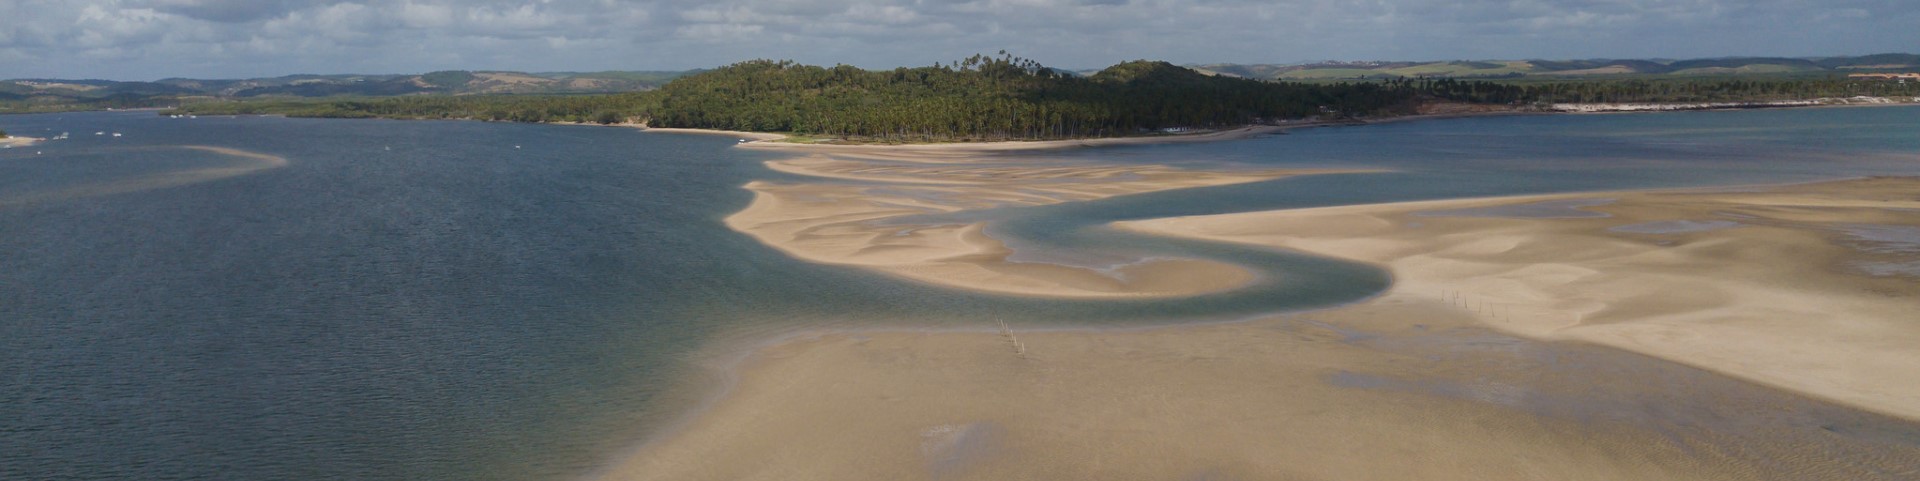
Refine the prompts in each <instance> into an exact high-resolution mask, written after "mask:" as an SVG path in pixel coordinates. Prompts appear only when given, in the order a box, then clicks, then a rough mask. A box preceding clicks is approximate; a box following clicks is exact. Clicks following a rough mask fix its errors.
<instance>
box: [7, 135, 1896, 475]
mask: <svg viewBox="0 0 1920 481" xmlns="http://www.w3.org/2000/svg"><path fill="white" fill-rule="evenodd" d="M1916 126H1920V109H1916V108H1862V109H1806V110H1769V111H1739V112H1690V113H1672V114H1645V115H1595V116H1551V117H1500V118H1476V119H1460V120H1450V121H1436V122H1415V123H1404V124H1390V125H1377V126H1368V127H1358V128H1326V129H1313V130H1305V131H1300V132H1296V133H1292V134H1288V135H1277V136H1269V137H1263V138H1258V139H1249V140H1244V141H1235V142H1221V143H1211V144H1186V145H1165V146H1142V147H1116V148H1097V149H1082V150H1074V151H1065V152H1058V153H1048V154H1046V155H1048V156H1051V157H1061V158H1066V159H1069V160H1072V161H1102V162H1138V163H1168V164H1174V165H1182V166H1191V167H1196V168H1252V167H1273V166H1338V167H1385V168H1392V169H1395V170H1396V171H1397V172H1394V173H1385V174H1350V175H1331V176H1315V177H1303V178H1294V179H1285V180H1279V181H1273V182H1263V183H1256V184H1246V185H1238V186H1227V187H1219V188H1209V189H1196V190H1189V191H1174V192H1162V193H1155V194H1145V195H1138V196H1129V197H1120V198H1113V199H1106V200H1101V201H1094V202H1083V203H1074V204H1063V205H1054V206H1043V207H1029V208H1009V209H1001V210H996V211H993V212H991V213H988V214H977V215H984V216H986V218H991V219H995V223H994V224H993V225H992V226H991V227H990V229H991V232H993V233H995V234H996V235H1000V236H1003V237H1006V238H1008V240H1009V242H1010V243H1011V244H1014V245H1016V246H1019V247H1021V248H1025V249H1030V250H1033V251H1036V252H1037V254H1033V255H1035V256H1038V257H1039V258H1046V257H1049V256H1058V257H1060V258H1063V259H1071V260H1075V261H1078V262H1087V263H1096V264H1097V263H1102V262H1125V261H1127V260H1131V259H1136V258H1138V257H1142V256H1160V255H1181V256H1199V257H1211V258H1221V259H1232V260H1234V261H1235V262H1239V263H1246V264H1249V265H1254V266H1257V267H1259V268H1261V269H1263V270H1265V271H1266V272H1268V273H1269V274H1270V275H1269V276H1267V277H1266V278H1265V280H1264V281H1263V282H1262V283H1261V284H1259V285H1257V286H1255V287H1252V288H1249V289H1245V290H1241V291H1235V292H1228V293H1222V294H1217V295H1211V296H1202V297H1199V298H1194V299H1184V300H1176V301H1057V300H1038V299H1023V298H1013V297H1004V296H994V295H982V294H973V293H965V292H958V291H953V290H948V289H942V288H936V287H930V286H923V285H918V284H913V283H908V282H901V281H898V280H895V279H892V278H887V277H882V276H877V275H872V274H869V273H865V272H862V271H859V270H855V269H850V268H841V267H833V266H818V265H811V264H806V263H802V262H797V261H794V260H791V259H789V258H787V257H785V256H784V255H781V254H779V253H778V252H775V251H773V250H771V249H768V248H766V247H764V246H761V245H759V244H757V243H756V242H754V241H753V240H751V239H749V238H747V237H745V236H741V235H738V234H735V233H733V232H731V231H728V230H727V229H726V228H725V227H724V226H722V225H721V224H720V222H719V219H720V218H722V217H724V216H725V215H727V214H729V213H731V212H733V211H736V210H738V209H740V208H741V207H744V206H745V204H746V202H747V201H748V200H749V195H748V193H747V192H746V191H744V190H741V189H739V188H738V186H739V185H740V184H742V183H745V182H747V181H748V180H752V179H782V178H790V177H786V176H782V175H779V174H775V173H772V172H768V171H766V170H765V169H764V168H762V167H761V166H760V164H759V162H760V161H762V160H765V159H767V158H771V156H772V155H771V154H765V153H757V152H751V151H742V150H739V149H733V148H730V147H731V146H732V145H733V144H734V139H731V138H727V137H713V136H680V135H660V134H645V133H639V132H636V131H632V130H627V129H614V128H589V127H562V126H542V125H517V124H483V123H470V122H399V121H377V120H352V121H343V120H310V119H281V118H258V117H243V118H200V119H190V120H189V119H166V118H160V117H157V116H154V115H152V114H151V113H143V112H117V113H85V114H61V115H34V116H13V117H0V129H5V130H6V131H8V132H13V133H16V134H21V135H33V136H40V137H47V136H51V135H53V134H57V133H59V132H61V131H67V132H71V133H72V134H73V138H72V139H69V140H64V141H59V142H51V143H47V144H43V145H41V146H35V147H29V148H18V149H6V150H0V205H9V206H8V207H5V208H0V446H5V447H6V448H5V449H0V478H4V479H136V478H137V479H246V480H254V479H556V478H567V477H571V476H575V475H578V474H580V473H583V472H586V471H588V470H591V469H592V468H593V467H594V466H595V465H596V463H598V462H601V461H603V460H605V459H607V457H608V456H611V455H613V454H614V453H617V452H619V451H620V450H621V449H624V447H625V446H628V445H630V444H631V443H632V442H634V440H636V439H640V438H642V437H644V436H646V435H647V434H649V433H650V432H652V430H654V429H657V428H658V427H660V426H662V425H664V423H665V422H666V421H668V420H670V419H671V417H672V414H673V409H675V407H684V406H685V405H686V403H687V402H689V399H688V398H687V396H688V392H689V391H690V390H688V389H683V388H684V387H685V386H686V385H685V384H675V383H674V382H672V381H674V380H683V379H688V377H687V376H688V375H689V372H690V371H689V370H690V369H691V367H690V365H689V363H688V361H687V360H686V359H687V356H688V353H690V352H692V351H693V350H694V349H696V348H697V347H699V346H700V345H702V343H704V342H708V341H711V340H713V339H717V338H728V339H733V338H751V337H754V336H760V335H766V334H769V333H778V332H786V331H791V330H795V329H802V328H807V327H819V326H866V325H906V326H973V325H980V326H985V325H987V323H989V322H990V320H991V319H994V318H1004V319H1007V320H1008V321H1009V322H1015V323H1021V324H1028V325H1033V324H1046V325H1132V324H1145V323H1161V322H1191V321H1199V320H1219V319H1233V318H1241V317H1246V316H1252V315H1257V314H1261V313H1269V312H1276V311H1282V310H1288V309H1301V308H1310V307H1318V306H1325V305H1331V304H1338V303H1343V302H1350V301H1353V300H1357V299H1361V298H1365V297H1367V296H1370V295H1372V294H1374V293H1376V292H1378V290H1379V289H1381V288H1382V287H1384V286H1385V285H1386V282H1387V280H1386V276H1385V274H1384V273H1381V272H1378V271H1377V270H1374V269H1371V268H1367V267H1364V266H1357V265H1351V264H1346V263H1341V262H1336V261H1330V260H1324V259H1317V258H1311V257H1304V256H1298V255H1290V254H1285V253H1278V252H1270V251H1265V250H1258V249H1247V248H1239V247H1232V246H1223V245H1214V244H1207V243H1199V242H1192V241H1181V240H1174V239H1161V238H1151V237H1141V236H1133V235H1126V234H1123V233H1118V232H1114V231H1112V230H1111V229H1108V228H1106V227H1104V225H1105V224H1106V223H1107V222H1111V221H1114V220H1124V219H1140V218H1154V217H1164V216H1170V215H1191V214H1208V213H1223V212H1237V211H1249V210H1264V209H1275V208H1286V207H1301V206H1317V205H1338V204H1352V203H1366V202H1386V201H1398V200H1412V199H1431V198H1448V197H1463V196H1482V195H1505V194H1521V193H1540V192H1564V191H1585V190H1603V189H1618V188H1642V187H1670V186H1685V185H1721V184H1740V183H1755V182H1784V181H1803V180H1814V179H1820V178H1832V177H1839V176H1849V175H1874V174H1915V173H1920V129H1916V128H1915V127H1916ZM95 131H106V132H115V131H117V132H122V133H123V134H124V136H123V137H118V138H114V137H110V136H94V135H92V133H93V132H95ZM180 145H213V146H221V147H232V148H239V149H246V150H250V151H257V152H263V153H268V154H273V155H279V156H284V157H286V158H287V159H289V161H290V165H288V166H287V167H284V168H277V169H271V170H264V171H260V172H257V173H251V174H247V175H243V176H238V177H232V178H225V179H216V180H209V181H205V182H198V183H190V184H184V185H177V186H171V187H162V188H152V189H144V190H141V189H126V188H120V189H104V190H103V189H100V188H98V187H101V186H125V185H130V184H128V182H129V181H135V180H140V179H154V178H157V177H154V176H165V175H166V174H167V173H169V172H182V171H192V170H195V169H206V168H212V167H221V166H229V165H235V164H236V163H237V162H239V161H238V160H237V159H233V158H229V157H224V156H221V155H216V154H212V153H208V152H204V151H196V150H187V149H181V148H178V147H177V146H180ZM36 152H39V153H36ZM134 184H137V182H135V183H134ZM106 190H115V192H110V193H100V192H104V191H106ZM53 194H59V195H53ZM8 199H33V201H32V202H27V203H24V204H22V203H12V204H9V203H8ZM694 379H696V381H694V383H695V384H697V383H698V378H694Z"/></svg>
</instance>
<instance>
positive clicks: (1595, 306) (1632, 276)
mask: <svg viewBox="0 0 1920 481" xmlns="http://www.w3.org/2000/svg"><path fill="white" fill-rule="evenodd" d="M1916 191H1920V180H1916V179H1913V178H1869V179H1854V180H1845V181H1835V182H1824V183H1814V184H1800V185H1790V186H1776V187H1769V188H1757V189H1741V190H1726V189H1704V190H1698V191H1653V192H1615V193H1602V194H1575V195H1553V196H1532V197H1515V198H1498V199H1466V200H1445V201H1431V202H1407V203H1395V204H1380V205H1360V206H1342V207H1328V208H1315V209H1300V210H1284V211H1271V212H1256V213H1245V214H1227V215H1212V216H1200V217H1185V218H1171V219H1155V220H1146V221H1134V222H1124V223H1120V224H1119V225H1118V227H1119V228H1122V229H1128V230H1133V231H1137V232H1144V233H1152V234H1160V235H1169V236H1180V237H1189V238H1200V239H1210V240H1217V241H1225V242H1235V243H1243V244H1253V245H1261V246H1270V247H1275V248H1284V249H1291V250H1297V251H1302V252H1308V253H1313V254H1319V255H1326V256H1332V257H1337V258H1343V259H1351V260H1357V261H1363V262H1371V263H1376V264H1379V265H1382V266H1384V267H1386V268H1387V269H1389V270H1390V271H1391V272H1392V273H1393V275H1394V277H1395V283H1394V286H1393V288H1392V292H1393V293H1396V294H1399V295H1403V296H1411V297H1423V298H1427V299H1430V300H1438V301H1440V302H1443V303H1450V304H1453V305H1456V306H1460V307H1461V308H1463V309H1467V310H1471V311H1473V312H1474V313H1475V315H1476V316H1477V317H1478V318H1479V319H1480V321H1481V324H1482V325H1485V326H1488V327H1491V328H1494V329H1498V330H1500V331H1503V332H1507V333H1512V334H1516V335H1520V336H1525V337H1528V338H1532V339H1542V340H1568V341H1584V342H1591V343H1596V344H1600V345H1605V346H1611V347H1615V348H1620V349H1625V350H1628V351H1632V352H1637V353H1643V354H1647V355H1651V356H1655V357H1659V358H1662V359H1668V360H1672V361H1676V362H1680V363H1684V364H1687V365H1691V366H1696V367H1700V368H1705V369H1710V370H1713V371H1716V372H1721V373H1725V374H1728V375H1732V376H1736V377H1739V378H1743V379H1748V380H1752V381H1756V382H1760V383H1764V384H1767V385H1771V386H1775V387H1779V388H1783V389H1787V390H1791V391H1795V392H1800V393H1805V394H1809V395H1813V396H1818V397H1821V398H1825V399H1829V400H1833V401H1837V402H1841V403H1845V404H1848V405H1852V406H1856V407H1860V408H1865V409H1869V410H1873V411H1876V412H1880V413H1885V414H1889V415H1894V416H1900V417H1904V418H1907V419H1920V383H1916V382H1913V381H1914V380H1915V379H1920V323H1916V322H1914V319H1915V317H1914V307H1915V306H1916V304H1915V299H1916V296H1917V295H1920V279H1915V278H1914V277H1911V276H1904V275H1875V273H1874V271H1873V270H1872V269H1863V268H1861V266H1862V265H1863V264H1864V265H1872V264H1874V263H1882V264H1886V263H1900V262H1910V261H1912V260H1913V259H1912V258H1911V257H1912V256H1913V254H1911V253H1906V254H1903V253H1902V252H1901V251H1899V250H1898V249H1895V250H1891V251H1889V250H1886V249H1880V250H1878V251H1876V250H1874V249H1872V247H1873V244H1875V242H1873V241H1872V240H1870V239H1869V240H1862V239H1861V238H1859V236H1850V235H1849V234H1848V233H1847V232H1848V229H1850V228H1852V229H1857V228H1858V226H1920V198H1915V197H1914V196H1913V195H1912V193H1913V192H1916ZM1583 198H1585V199H1596V198H1604V199H1610V200H1611V202H1604V203H1592V204H1589V205H1585V206H1582V207H1579V209H1581V210H1584V211H1589V212H1595V213H1601V214H1605V215H1602V216H1558V217H1511V218H1500V217H1492V216H1479V215H1473V216H1464V215H1463V216H1444V215H1432V214H1431V213H1435V212H1442V213H1444V212H1449V211H1453V212H1458V211H1462V210H1465V209H1477V208H1487V207H1497V206H1510V205H1516V204H1526V203H1538V202H1542V201H1553V200H1569V199H1583ZM1423 214H1426V215H1423ZM1655 223H1672V224H1673V225H1681V224H1680V223H1686V224H1685V225H1713V226H1714V227H1715V228H1712V229H1664V230H1663V229H1652V232H1646V230H1647V229H1644V228H1638V227H1643V226H1647V225H1664V224H1655ZM1622 227H1626V228H1625V229H1623V228H1622ZM1880 244H1885V243H1884V242H1881V243H1880ZM1882 247H1884V246H1882ZM1916 252H1920V251H1916ZM1903 256H1904V257H1903ZM1882 272H1885V271H1882Z"/></svg>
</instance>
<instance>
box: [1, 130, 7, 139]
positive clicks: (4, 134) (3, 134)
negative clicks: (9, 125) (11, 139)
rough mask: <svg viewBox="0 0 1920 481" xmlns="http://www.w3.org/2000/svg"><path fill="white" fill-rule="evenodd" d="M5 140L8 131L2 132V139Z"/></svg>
mask: <svg viewBox="0 0 1920 481" xmlns="http://www.w3.org/2000/svg"><path fill="white" fill-rule="evenodd" d="M4 138H7V131H5V130H0V139H4Z"/></svg>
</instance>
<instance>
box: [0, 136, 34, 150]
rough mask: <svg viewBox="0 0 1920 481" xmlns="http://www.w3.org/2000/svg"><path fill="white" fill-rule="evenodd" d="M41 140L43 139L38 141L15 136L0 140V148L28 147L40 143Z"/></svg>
mask: <svg viewBox="0 0 1920 481" xmlns="http://www.w3.org/2000/svg"><path fill="white" fill-rule="evenodd" d="M41 140H44V139H38V138H33V137H21V136H18V135H15V136H11V137H5V138H0V146H7V147H26V146H29V145H33V144H37V143H40V141H41Z"/></svg>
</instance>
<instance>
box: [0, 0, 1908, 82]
mask: <svg viewBox="0 0 1920 481" xmlns="http://www.w3.org/2000/svg"><path fill="white" fill-rule="evenodd" d="M1001 49H1006V50H1008V51H1010V52H1012V53H1015V54H1017V55H1021V56H1024V57H1028V58H1033V59H1037V60H1039V61H1041V62H1042V63H1044V64H1047V65H1052V66H1059V67H1067V68H1088V67H1100V66H1105V65H1108V64H1111V63H1114V62H1117V61H1121V60H1129V59H1136V58H1149V59H1163V60H1169V61H1173V62H1175V63H1213V62H1235V63H1291V62H1301V61H1313V60H1329V59H1331V60H1444V59H1515V58H1554V59H1564V58H1596V57H1623V58H1625V57H1667V58H1693V57H1720V56H1735V55H1754V56H1759V55H1766V56H1774V55H1781V56H1823V55H1852V54H1867V53H1884V52H1897V51H1920V1H1916V0H1264V1H1261V0H1185V1H1173V0H918V1H916V0H880V1H872V2H830V1H822V0H704V1H681V0H308V1H302V0H0V78H17V77H60V78H107V79H117V80H152V79H158V78H164V77H175V76H183V77H201V78H214V77H221V78H228V77H259V76H278V75H285V74H293V73H418V72H425V71H431V70H442V69H499V70H527V71H561V70H681V69H689V68H698V67H712V66H716V65H721V64H726V63H732V62H735V61H740V60H748V59H754V58H784V59H794V60H799V61H802V62H807V63H818V64H834V63H847V64H852V65H858V66H861V67H868V68H887V67H894V66H900V65H911V66H918V65H930V64H932V63H933V62H937V61H950V60H955V59H959V58H964V57H966V56H968V55H971V54H974V53H991V52H994V51H998V50H1001Z"/></svg>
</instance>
